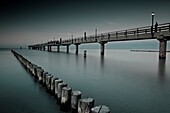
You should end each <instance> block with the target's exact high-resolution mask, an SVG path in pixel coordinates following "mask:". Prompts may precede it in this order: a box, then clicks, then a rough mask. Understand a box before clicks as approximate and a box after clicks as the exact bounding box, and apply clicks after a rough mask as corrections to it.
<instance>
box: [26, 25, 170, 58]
mask: <svg viewBox="0 0 170 113" xmlns="http://www.w3.org/2000/svg"><path fill="white" fill-rule="evenodd" d="M147 39H156V40H158V41H159V58H160V59H166V47H167V41H169V40H170V23H163V24H159V25H157V26H145V27H139V28H133V29H127V30H121V31H114V32H108V33H101V34H97V33H95V34H94V35H89V36H87V35H86V32H84V36H82V37H78V38H69V39H64V40H62V39H60V40H58V41H49V42H47V43H41V44H35V45H28V47H29V49H36V50H46V47H47V50H48V51H51V47H52V46H57V51H58V52H59V51H60V46H66V50H67V51H66V52H69V46H70V45H71V44H73V45H75V47H76V51H75V53H76V54H78V48H79V45H81V44H87V43H99V44H100V45H101V55H104V50H105V44H106V43H108V42H113V41H129V40H147Z"/></svg>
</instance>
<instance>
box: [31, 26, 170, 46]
mask: <svg viewBox="0 0 170 113" xmlns="http://www.w3.org/2000/svg"><path fill="white" fill-rule="evenodd" d="M151 27H152V26H144V27H138V28H132V29H125V30H119V31H113V32H105V33H100V34H97V35H95V34H93V35H88V36H86V37H84V36H83V37H82V36H81V37H77V38H73V39H70V38H68V39H65V40H62V41H61V42H60V41H59V40H57V41H50V42H47V43H42V44H35V45H29V46H34V47H35V46H46V45H57V44H61V45H66V44H76V43H94V42H99V41H102V40H103V39H105V38H107V39H108V41H111V40H112V39H113V38H117V39H118V38H119V37H121V36H125V37H128V36H132V35H140V34H147V33H151V32H154V31H155V26H153V29H152V28H151ZM161 31H170V23H163V24H159V25H158V26H157V32H161Z"/></svg>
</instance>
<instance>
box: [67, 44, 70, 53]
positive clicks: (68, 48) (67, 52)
mask: <svg viewBox="0 0 170 113" xmlns="http://www.w3.org/2000/svg"><path fill="white" fill-rule="evenodd" d="M69 46H70V45H67V53H69Z"/></svg>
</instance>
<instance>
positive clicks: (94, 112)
mask: <svg viewBox="0 0 170 113" xmlns="http://www.w3.org/2000/svg"><path fill="white" fill-rule="evenodd" d="M91 113H110V109H109V108H108V107H107V106H105V105H99V106H95V107H93V108H92V109H91Z"/></svg>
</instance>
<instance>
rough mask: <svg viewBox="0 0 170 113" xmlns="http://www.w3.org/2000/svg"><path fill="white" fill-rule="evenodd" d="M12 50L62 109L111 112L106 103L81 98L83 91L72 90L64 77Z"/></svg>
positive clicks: (78, 112) (75, 112) (87, 112)
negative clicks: (96, 102) (59, 76)
mask: <svg viewBox="0 0 170 113" xmlns="http://www.w3.org/2000/svg"><path fill="white" fill-rule="evenodd" d="M11 52H12V53H13V54H14V56H15V57H16V58H17V59H18V60H19V62H20V63H21V64H22V65H23V67H24V68H25V69H26V70H27V71H29V73H30V74H31V75H32V76H33V78H35V79H36V80H37V81H38V82H39V84H42V86H43V87H44V88H45V89H46V90H47V92H48V93H50V94H51V95H53V96H54V97H55V99H56V101H57V104H58V105H59V106H60V110H61V111H64V112H71V113H110V109H109V108H108V107H107V106H106V105H98V106H94V103H95V101H94V99H93V98H81V97H82V93H81V91H78V90H72V88H71V87H70V86H69V85H68V84H67V83H65V82H64V81H63V80H62V79H60V78H57V77H55V76H53V75H51V74H49V73H48V72H46V71H44V69H43V68H41V67H40V66H37V65H36V64H34V63H32V62H30V61H29V60H27V59H26V58H24V57H23V56H22V55H20V54H18V53H17V52H15V51H13V50H11Z"/></svg>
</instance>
